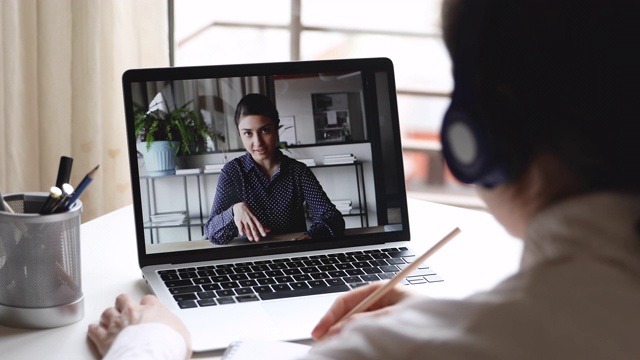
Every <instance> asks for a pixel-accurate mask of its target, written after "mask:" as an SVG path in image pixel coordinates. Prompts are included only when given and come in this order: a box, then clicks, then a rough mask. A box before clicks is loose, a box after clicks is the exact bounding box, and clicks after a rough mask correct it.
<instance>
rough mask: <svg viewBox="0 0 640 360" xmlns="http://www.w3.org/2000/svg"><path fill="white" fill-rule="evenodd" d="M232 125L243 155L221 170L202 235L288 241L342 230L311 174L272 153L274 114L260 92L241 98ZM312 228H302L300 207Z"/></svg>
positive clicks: (275, 147) (221, 241)
mask: <svg viewBox="0 0 640 360" xmlns="http://www.w3.org/2000/svg"><path fill="white" fill-rule="evenodd" d="M235 123H236V126H237V127H238V131H239V133H240V138H241V139H242V144H243V145H244V148H245V149H246V150H247V153H246V154H245V155H243V156H241V157H239V158H236V159H233V160H231V161H230V162H229V163H227V164H226V165H225V166H224V168H223V169H222V173H221V174H220V179H219V181H218V185H217V189H216V195H215V198H214V200H213V206H212V208H211V215H210V216H209V220H208V221H207V223H206V225H205V235H206V236H207V238H208V239H210V240H211V241H212V242H213V243H214V244H226V243H228V242H229V241H231V240H232V239H233V238H235V237H237V236H243V235H246V237H247V239H248V240H250V241H260V240H261V239H263V238H264V237H266V236H267V235H268V234H269V233H272V234H278V233H280V234H281V233H292V240H304V239H312V238H313V239H316V238H332V237H338V236H340V235H342V233H343V232H344V227H345V225H344V219H343V218H342V214H341V213H340V212H339V211H338V210H337V209H336V207H335V205H333V204H332V203H331V201H330V200H329V198H328V197H327V194H326V193H325V192H324V190H323V189H322V186H321V185H320V183H319V182H318V180H317V179H316V177H315V176H314V175H313V172H311V170H309V168H307V166H306V165H304V164H303V163H301V162H299V161H296V160H295V159H292V158H290V157H288V156H286V155H284V154H283V153H282V152H281V151H280V150H279V149H278V126H279V124H280V118H279V116H278V110H277V109H276V107H275V106H274V105H273V103H272V102H271V100H270V99H269V98H268V97H266V96H264V95H261V94H249V95H246V96H245V97H243V98H242V99H241V100H240V102H239V103H238V106H237V107H236V112H235ZM305 204H306V207H307V210H308V212H309V215H310V217H311V218H312V221H313V222H312V224H311V226H309V228H307V219H306V216H305V209H304V205H305Z"/></svg>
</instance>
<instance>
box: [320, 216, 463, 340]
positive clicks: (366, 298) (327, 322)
mask: <svg viewBox="0 0 640 360" xmlns="http://www.w3.org/2000/svg"><path fill="white" fill-rule="evenodd" d="M459 233H460V229H459V228H455V229H453V230H452V231H451V232H450V233H449V234H447V235H446V236H445V237H444V238H442V239H441V240H440V241H438V242H437V243H436V244H435V245H434V246H432V247H431V248H430V249H429V250H427V251H426V252H425V253H424V254H422V255H420V256H419V257H417V258H416V259H415V260H414V261H413V262H412V263H411V264H409V266H407V267H406V268H405V269H404V270H402V271H400V272H399V273H397V274H396V276H395V277H394V278H393V279H391V280H389V281H387V282H382V281H380V282H376V283H373V284H370V285H368V286H362V287H359V288H356V289H355V290H352V291H350V292H348V293H347V294H345V295H343V296H341V297H339V298H338V299H337V300H336V301H335V303H334V304H333V305H332V306H331V308H330V309H329V310H328V311H327V313H326V314H325V315H324V316H323V317H322V319H320V321H319V322H318V324H317V325H316V326H315V328H314V329H313V331H312V333H311V335H312V337H313V338H314V339H315V340H321V339H323V338H325V337H327V336H331V335H335V334H337V333H339V332H340V331H341V330H342V327H343V326H344V324H345V323H346V322H347V321H348V320H352V319H353V317H354V315H356V316H357V314H358V313H361V312H364V311H367V316H376V315H383V314H385V313H387V312H388V311H389V310H390V308H391V306H393V305H395V304H397V303H399V302H400V301H402V300H404V299H406V298H408V297H410V296H412V295H411V294H410V293H409V292H408V291H406V290H405V289H404V288H402V287H396V285H397V284H398V283H399V282H400V281H402V279H404V278H405V277H406V276H407V275H409V274H410V273H411V272H413V271H414V270H415V269H416V268H417V267H418V266H419V265H420V264H422V263H424V262H425V260H427V258H429V257H430V256H431V255H433V254H434V253H436V252H437V251H438V250H440V249H441V248H442V247H443V246H444V245H445V244H446V243H448V242H449V240H451V239H453V238H454V237H456V236H457V235H458V234H459Z"/></svg>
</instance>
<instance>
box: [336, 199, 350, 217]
mask: <svg viewBox="0 0 640 360" xmlns="http://www.w3.org/2000/svg"><path fill="white" fill-rule="evenodd" d="M331 202H332V203H333V205H335V206H336V209H338V211H340V213H342V214H343V215H347V214H350V213H351V210H352V209H353V207H352V202H351V200H350V199H335V200H331Z"/></svg>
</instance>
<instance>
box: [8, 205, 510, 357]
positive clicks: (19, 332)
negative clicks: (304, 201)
mask: <svg viewBox="0 0 640 360" xmlns="http://www.w3.org/2000/svg"><path fill="white" fill-rule="evenodd" d="M409 213H410V225H411V238H412V242H413V243H414V245H413V246H412V247H414V248H415V249H416V250H418V251H422V250H426V248H428V247H429V246H431V245H432V244H433V243H435V242H436V241H437V240H439V239H435V238H433V236H431V235H429V234H431V231H433V232H434V233H435V234H444V233H447V232H448V231H449V230H451V229H453V228H454V227H455V226H459V227H460V228H461V229H462V234H460V235H459V236H458V237H457V238H455V239H454V240H452V241H451V242H450V243H449V244H447V246H445V247H444V248H442V250H440V251H439V252H438V253H437V254H436V255H434V256H433V257H432V258H431V259H430V260H429V261H428V263H429V264H430V266H431V267H433V268H434V269H435V270H436V272H438V273H439V274H440V275H441V276H442V277H443V278H444V279H445V282H444V283H442V286H438V287H437V291H434V293H433V294H430V295H432V296H434V297H448V298H461V297H464V296H467V295H469V294H472V293H474V292H476V291H480V290H484V289H487V288H490V287H492V286H493V285H495V284H496V283H497V282H499V281H500V280H502V279H504V278H505V277H506V276H509V275H510V274H512V273H513V272H514V271H515V270H516V269H517V267H518V264H519V260H520V254H521V252H522V243H521V242H520V241H519V240H517V239H514V238H512V237H511V236H509V235H508V234H507V233H506V232H505V231H504V230H503V229H502V227H501V226H500V225H499V224H498V223H497V222H496V221H495V220H494V219H493V217H492V216H491V215H489V214H487V213H484V212H481V211H475V210H466V209H461V208H455V207H451V206H446V205H439V204H433V203H429V202H425V201H420V200H413V199H409ZM80 236H81V239H82V287H83V292H84V296H85V317H84V319H83V320H81V321H79V322H77V323H75V324H71V325H67V326H63V327H59V328H54V329H46V330H32V329H15V328H9V327H4V326H0V355H1V357H2V359H4V360H10V359H20V360H22V359H36V358H41V357H42V355H43V353H45V352H46V354H47V356H46V357H47V359H92V358H97V354H96V353H95V352H94V351H93V349H92V348H91V347H90V345H89V343H88V341H87V339H86V331H87V326H88V325H89V324H90V323H93V322H96V321H97V320H98V318H99V316H100V314H101V313H102V311H103V310H104V309H105V308H107V307H108V306H111V305H112V304H113V301H114V299H115V297H116V296H117V295H118V294H120V293H123V292H127V293H130V294H132V295H133V296H134V297H136V298H140V297H142V296H143V295H144V294H146V293H149V289H148V288H147V286H146V284H145V282H144V281H143V280H142V276H141V273H140V270H139V268H138V261H137V256H136V244H135V232H134V221H133V210H132V207H131V206H127V207H124V208H122V209H119V210H116V211H114V212H112V213H109V214H107V215H104V216H102V217H100V218H98V219H95V220H92V221H89V222H87V223H85V224H83V225H82V226H81V235H80ZM434 289H435V287H434ZM221 353H222V352H221V351H217V352H211V353H202V354H196V355H195V356H194V358H202V359H217V358H219V357H220V355H221Z"/></svg>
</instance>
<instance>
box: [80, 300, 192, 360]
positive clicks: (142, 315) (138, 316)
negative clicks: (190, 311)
mask: <svg viewBox="0 0 640 360" xmlns="http://www.w3.org/2000/svg"><path fill="white" fill-rule="evenodd" d="M152 322H159V323H163V324H166V325H168V326H170V327H171V328H173V329H174V330H176V331H178V333H180V335H182V336H183V337H184V339H185V341H186V344H187V346H188V356H187V358H191V335H190V334H189V330H187V328H186V327H185V325H184V323H182V321H181V320H180V319H178V317H176V316H175V315H174V314H173V313H172V312H171V311H169V309H167V308H166V307H165V306H164V305H162V303H160V301H159V300H158V298H156V297H155V296H153V295H146V296H144V297H143V298H142V300H141V301H140V304H137V303H136V302H135V301H134V300H133V299H132V298H131V297H130V296H129V295H126V294H121V295H119V296H118V297H117V298H116V304H115V307H111V308H108V309H106V310H105V311H104V312H103V313H102V316H101V317H100V323H99V324H91V325H89V330H88V332H87V336H88V337H89V339H90V340H91V341H92V342H93V343H94V344H95V345H96V348H97V349H98V352H99V353H100V355H102V356H104V355H105V354H106V353H107V351H109V348H111V345H112V344H113V342H114V341H115V339H116V337H118V334H120V332H121V331H122V330H123V329H124V328H126V327H127V326H129V325H137V324H142V323H152Z"/></svg>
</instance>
